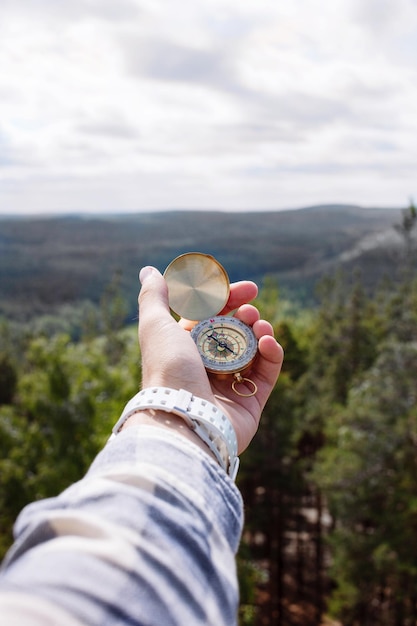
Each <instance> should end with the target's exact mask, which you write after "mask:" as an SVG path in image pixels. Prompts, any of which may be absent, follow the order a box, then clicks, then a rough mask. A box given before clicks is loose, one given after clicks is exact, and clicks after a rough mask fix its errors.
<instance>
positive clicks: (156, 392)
mask: <svg viewBox="0 0 417 626" xmlns="http://www.w3.org/2000/svg"><path fill="white" fill-rule="evenodd" d="M145 409H154V410H157V411H166V412H167V413H173V414H174V415H178V416H179V417H181V418H182V419H183V420H184V422H185V423H186V424H187V426H188V427H189V428H191V430H193V431H194V432H195V433H196V434H197V435H198V436H199V437H200V439H202V440H203V441H204V443H205V444H206V445H207V446H208V447H209V448H210V450H211V451H212V452H213V454H214V456H215V457H216V459H217V461H218V463H219V464H220V465H221V467H222V468H223V469H224V470H225V471H226V472H227V473H228V474H229V476H230V477H231V478H232V480H235V479H236V475H237V472H238V469H239V457H238V456H237V438H236V433H235V430H234V428H233V426H232V424H231V423H230V421H229V419H228V418H227V417H226V415H225V414H224V413H222V411H220V409H219V408H218V407H217V406H215V405H214V404H212V403H211V402H208V401H207V400H203V399H202V398H198V397H197V396H194V395H193V394H192V393H191V392H189V391H186V390H185V389H170V388H168V387H148V388H146V389H142V391H139V393H137V394H136V395H135V396H133V398H132V399H131V400H129V402H128V403H127V404H126V406H125V408H124V409H123V412H122V414H121V416H120V418H119V419H118V421H117V422H116V424H115V425H114V427H113V429H112V433H113V434H112V437H111V438H113V437H114V436H115V435H117V433H118V432H119V431H120V429H121V428H122V426H123V424H124V423H125V421H126V420H127V419H128V418H129V417H130V416H131V415H133V414H134V413H137V412H138V411H140V410H145Z"/></svg>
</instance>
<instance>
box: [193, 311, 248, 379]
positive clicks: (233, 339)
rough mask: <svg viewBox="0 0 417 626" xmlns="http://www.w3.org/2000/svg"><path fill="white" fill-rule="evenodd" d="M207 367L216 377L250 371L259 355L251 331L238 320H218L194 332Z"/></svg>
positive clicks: (204, 322) (226, 318) (203, 323)
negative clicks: (217, 375) (249, 367)
mask: <svg viewBox="0 0 417 626" xmlns="http://www.w3.org/2000/svg"><path fill="white" fill-rule="evenodd" d="M191 336H192V338H193V339H194V341H195V343H196V345H197V348H198V350H199V352H200V356H201V358H202V360H203V363H204V367H205V368H206V370H207V371H209V372H213V373H236V372H241V371H242V370H244V369H245V368H247V367H248V366H249V365H250V364H251V363H252V361H253V359H254V358H255V355H256V351H257V347H258V344H257V340H256V337H255V335H254V333H253V331H252V329H251V328H250V327H249V326H247V325H246V324H244V323H243V322H241V321H240V320H238V319H236V318H235V317H227V316H221V315H220V316H216V317H212V318H210V319H207V320H204V321H202V322H200V323H199V324H197V326H195V327H194V328H193V330H192V331H191Z"/></svg>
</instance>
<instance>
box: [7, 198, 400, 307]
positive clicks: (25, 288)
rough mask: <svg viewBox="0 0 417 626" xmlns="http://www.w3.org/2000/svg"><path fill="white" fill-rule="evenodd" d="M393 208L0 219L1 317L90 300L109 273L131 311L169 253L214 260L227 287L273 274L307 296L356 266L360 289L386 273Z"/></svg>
mask: <svg viewBox="0 0 417 626" xmlns="http://www.w3.org/2000/svg"><path fill="white" fill-rule="evenodd" d="M400 222H401V211H400V209H377V208H375V209H370V208H366V209H365V208H361V207H357V206H347V205H335V206H315V207H308V208H304V209H298V210H291V211H277V212H252V213H236V212H233V213H227V212H220V211H169V212H160V213H138V214H129V215H102V216H87V215H73V216H65V217H35V218H29V217H28V218H13V217H7V218H2V219H0V314H3V315H4V316H6V317H11V318H15V319H28V318H31V317H32V316H35V315H38V314H42V313H50V312H54V311H56V310H58V308H59V307H60V306H61V305H62V304H68V303H72V304H73V303H77V302H80V301H85V300H91V301H92V302H94V303H97V302H99V300H100V297H101V295H102V293H103V289H104V288H105V287H106V285H108V284H109V282H110V281H111V279H112V277H113V276H114V274H115V272H118V273H119V274H120V275H121V286H122V289H123V291H124V293H125V295H126V297H127V298H128V300H129V303H130V305H131V306H135V302H136V295H137V290H138V283H137V274H138V270H139V268H140V267H142V266H143V265H147V264H152V265H155V266H157V267H158V268H159V269H160V270H161V271H163V269H164V268H165V267H166V266H167V265H168V263H169V262H170V261H171V260H172V259H173V258H174V257H175V256H177V255H178V254H181V253H184V252H189V251H200V252H207V253H210V254H213V255H214V256H215V257H216V258H217V259H218V260H219V261H220V262H221V263H222V264H223V265H224V267H225V268H226V269H227V271H228V273H229V276H230V279H231V280H232V281H234V280H239V279H242V278H250V279H253V280H255V281H257V282H260V281H262V279H263V278H264V277H265V276H266V275H270V276H273V277H274V278H276V279H277V281H278V283H279V284H280V285H281V286H282V287H283V288H284V289H285V290H286V291H287V292H289V293H290V294H291V295H292V296H293V297H296V298H297V297H298V298H301V297H302V298H307V299H309V298H311V296H312V294H313V291H314V285H315V284H316V282H317V280H319V279H320V278H321V277H322V276H323V275H324V274H327V273H329V272H333V271H335V270H336V269H338V268H340V267H345V268H346V269H347V271H348V272H350V271H351V270H352V269H353V268H354V267H359V268H360V269H361V271H362V273H363V275H364V280H365V282H366V283H368V284H374V283H375V281H376V280H377V279H378V278H379V277H381V276H382V275H383V274H384V273H387V272H388V273H390V272H392V271H393V270H394V269H395V259H396V258H397V256H395V250H396V249H398V248H399V246H400V245H401V238H400V237H399V235H398V233H397V232H396V230H395V229H394V224H398V223H400Z"/></svg>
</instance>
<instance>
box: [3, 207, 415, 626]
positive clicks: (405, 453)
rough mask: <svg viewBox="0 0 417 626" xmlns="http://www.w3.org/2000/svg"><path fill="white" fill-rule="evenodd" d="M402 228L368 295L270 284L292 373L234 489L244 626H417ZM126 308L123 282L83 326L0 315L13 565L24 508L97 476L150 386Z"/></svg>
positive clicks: (327, 282) (266, 281)
mask: <svg viewBox="0 0 417 626" xmlns="http://www.w3.org/2000/svg"><path fill="white" fill-rule="evenodd" d="M394 226H395V230H396V232H397V235H398V236H399V240H400V245H399V246H398V247H397V248H396V249H395V252H393V250H392V249H390V250H386V251H385V252H386V255H387V258H386V260H385V264H384V268H390V267H395V272H388V271H387V272H384V273H381V274H380V275H379V276H378V279H377V280H376V279H375V280H374V282H372V281H369V277H368V278H367V277H364V275H363V268H359V269H358V270H357V271H356V272H353V273H352V268H351V267H349V268H348V271H347V270H346V267H343V266H342V267H340V268H337V267H332V271H331V272H329V273H326V274H324V275H323V276H322V277H321V279H320V280H319V281H318V282H317V285H316V288H315V300H314V305H311V306H306V305H305V304H302V303H300V301H297V300H293V299H291V297H289V295H288V292H287V291H286V290H284V292H282V291H281V285H280V281H279V276H278V277H277V275H276V274H274V273H273V272H272V273H267V272H266V273H265V275H264V277H263V280H262V283H261V288H260V293H259V297H258V298H257V301H256V305H257V306H258V308H259V309H260V311H261V314H262V316H263V317H265V318H266V319H269V320H270V321H271V322H272V323H273V326H274V331H275V334H276V337H277V338H278V340H279V341H280V342H281V343H282V345H283V347H284V350H285V363H284V367H283V371H282V374H281V376H280V378H279V381H278V383H277V385H276V387H275V389H274V391H273V394H272V395H271V397H270V400H269V402H268V404H267V406H266V408H265V411H264V414H263V418H262V421H261V425H260V428H259V431H258V434H257V436H256V437H255V439H254V441H253V443H252V444H251V446H250V447H249V449H248V450H247V451H246V452H245V453H244V454H243V455H242V456H241V469H240V471H239V475H238V479H237V483H238V486H239V488H240V490H241V492H242V495H243V498H244V502H245V526H244V531H243V537H242V543H241V547H240V551H239V554H238V573H239V583H240V593H241V603H240V609H239V623H240V626H298V625H299V626H301V625H302V626H325V625H326V626H328V625H330V624H334V625H336V624H338V625H342V626H415V625H416V624H417V541H416V536H417V391H416V390H417V387H416V373H417V271H416V270H417V246H416V233H417V212H416V209H415V207H414V205H413V204H411V205H410V207H409V208H407V209H404V210H403V211H402V213H401V218H400V222H399V223H397V224H396V225H394ZM383 252H384V251H383V250H382V251H381V250H380V251H379V255H381V254H383ZM379 258H380V257H379ZM226 267H227V264H226ZM130 306H131V305H130V302H129V301H128V298H126V294H125V291H124V289H123V284H122V281H121V277H120V274H118V273H117V272H116V273H114V275H113V276H112V277H111V280H110V281H109V282H108V284H107V285H106V286H105V287H104V288H103V290H102V293H101V295H100V299H99V301H98V302H97V303H89V304H83V308H82V313H80V312H78V317H77V319H76V322H77V323H75V322H74V320H72V323H71V324H69V323H68V324H67V323H66V322H65V320H63V319H61V320H56V319H55V318H53V316H50V317H47V318H43V321H42V323H41V324H40V323H37V322H36V320H33V321H31V322H30V323H24V324H22V323H19V324H17V323H14V322H13V321H12V320H11V319H10V318H8V317H6V316H4V317H3V318H1V321H0V449H1V452H0V552H1V556H3V555H4V553H5V551H6V550H7V547H8V546H9V545H10V542H11V540H12V534H11V533H12V525H13V521H14V519H15V517H16V515H17V514H18V512H19V511H20V510H21V508H22V507H23V506H24V505H25V504H26V503H28V502H31V501H33V500H36V499H39V498H44V497H49V496H52V495H55V494H57V493H58V492H59V491H61V490H62V489H64V488H65V487H66V486H67V485H69V484H70V483H72V482H73V481H75V480H77V479H78V478H80V477H81V476H82V475H83V474H84V473H85V471H86V469H87V468H88V466H89V464H90V463H91V461H92V459H93V458H94V455H95V454H96V453H97V452H98V450H99V449H100V448H101V446H102V445H103V444H104V442H105V441H106V439H107V437H108V434H109V432H110V430H111V427H112V425H113V423H114V421H115V417H116V416H118V415H119V414H120V411H121V409H122V407H123V406H124V404H125V403H126V400H127V399H129V398H130V397H131V396H132V395H133V394H134V393H136V391H137V390H138V387H139V386H140V380H141V370H140V354H139V350H138V347H137V340H136V328H135V323H134V321H133V320H132V318H131V315H130V313H129V311H130ZM67 313H68V315H72V313H73V311H71V310H68V312H67ZM127 320H128V321H129V323H126V321H127Z"/></svg>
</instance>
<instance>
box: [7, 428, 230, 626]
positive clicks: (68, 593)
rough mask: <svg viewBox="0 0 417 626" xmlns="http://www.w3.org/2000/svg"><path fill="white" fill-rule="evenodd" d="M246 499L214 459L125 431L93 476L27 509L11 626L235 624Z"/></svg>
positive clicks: (12, 573) (10, 575)
mask: <svg viewBox="0 0 417 626" xmlns="http://www.w3.org/2000/svg"><path fill="white" fill-rule="evenodd" d="M241 528H242V501H241V497H240V494H239V492H238V490H237V489H236V487H235V485H234V483H233V482H232V481H231V480H230V479H229V478H228V476H227V475H226V474H225V472H224V471H223V470H222V469H221V468H220V467H219V466H217V464H216V463H215V461H213V460H212V459H211V458H210V456H209V455H207V454H205V453H204V451H202V450H201V449H200V448H198V447H197V446H195V445H194V444H193V443H192V442H189V441H188V440H187V439H185V438H182V437H181V436H180V435H176V434H173V433H171V431H166V430H164V429H162V428H158V427H152V426H134V427H131V428H127V429H125V430H123V431H122V432H121V433H120V434H119V435H118V436H117V437H116V438H115V439H114V440H112V441H111V442H109V443H108V444H107V446H106V447H105V448H104V450H102V452H101V453H100V454H99V455H98V457H97V458H96V459H95V461H94V463H93V464H92V466H91V468H90V470H89V472H88V473H87V475H86V476H85V477H84V478H83V479H82V480H81V481H79V482H78V483H76V484H74V485H72V486H71V487H70V488H69V489H67V490H66V491H64V492H63V493H62V494H61V495H59V496H58V497H56V498H51V499H48V500H44V501H41V502H36V503H34V504H31V505H29V506H28V507H26V508H25V509H24V510H23V512H22V513H21V514H20V516H19V518H18V520H17V522H16V526H15V536H16V541H15V544H14V545H13V547H12V548H11V550H10V551H9V553H8V555H7V557H6V559H5V561H4V564H3V568H2V571H1V574H0V624H1V625H2V626H3V624H4V625H6V624H7V626H21V625H22V626H35V625H36V626H41V625H42V626H45V625H46V624H47V625H48V626H50V625H54V626H55V625H57V626H58V625H59V626H79V625H81V624H82V625H83V626H87V625H91V626H92V625H94V626H97V625H99V626H107V625H108V626H130V625H131V626H145V625H146V626H151V625H152V626H171V625H172V626H174V625H175V626H194V625H195V626H198V625H200V624H201V625H204V626H210V625H213V626H222V625H224V626H232V625H233V624H236V619H237V618H236V613H237V606H238V586H237V578H236V565H235V554H236V550H237V548H238V543H239V539H240V533H241Z"/></svg>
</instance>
